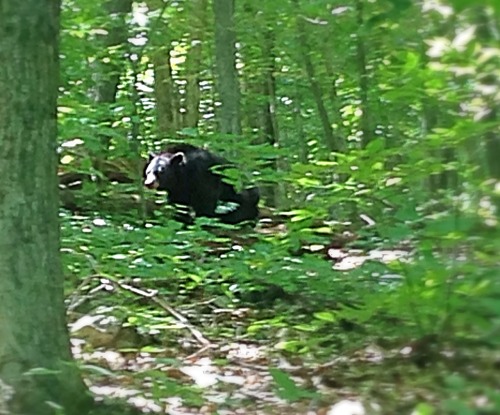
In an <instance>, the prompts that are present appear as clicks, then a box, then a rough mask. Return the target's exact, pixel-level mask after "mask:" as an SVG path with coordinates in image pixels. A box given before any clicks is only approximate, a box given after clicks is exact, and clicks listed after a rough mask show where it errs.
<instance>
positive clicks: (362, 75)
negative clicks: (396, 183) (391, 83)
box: [356, 0, 373, 147]
mask: <svg viewBox="0 0 500 415" xmlns="http://www.w3.org/2000/svg"><path fill="white" fill-rule="evenodd" d="M356 20H357V26H358V35H357V38H356V53H357V57H356V59H357V61H358V71H359V97H360V101H361V105H360V106H361V111H362V115H361V122H360V124H361V125H360V127H361V133H362V134H363V138H362V145H363V147H366V145H367V144H368V143H369V142H370V141H371V139H372V138H373V137H372V134H373V133H372V126H371V119H370V118H371V114H370V104H369V101H368V88H369V85H368V69H367V63H366V49H365V36H364V32H363V31H364V16H363V0H356Z"/></svg>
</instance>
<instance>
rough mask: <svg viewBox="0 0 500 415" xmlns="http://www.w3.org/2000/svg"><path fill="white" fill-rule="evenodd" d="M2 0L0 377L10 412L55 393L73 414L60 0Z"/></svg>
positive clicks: (28, 410)
mask: <svg viewBox="0 0 500 415" xmlns="http://www.w3.org/2000/svg"><path fill="white" fill-rule="evenodd" d="M0 9H1V12H0V14H1V15H2V18H1V19H0V62H2V63H1V65H0V90H1V91H2V93H1V94H0V176H1V177H2V180H0V276H1V278H0V319H1V322H0V381H1V383H2V385H3V386H4V387H5V385H7V386H10V387H12V388H13V389H14V392H15V394H14V396H13V398H12V400H11V401H9V402H8V403H7V404H8V409H9V410H10V412H11V413H16V414H37V415H38V414H40V415H44V414H53V413H54V412H55V410H54V408H53V406H50V404H51V403H56V404H59V405H62V406H63V407H64V413H65V414H75V415H77V414H78V415H80V414H84V413H87V412H88V409H86V408H87V406H88V404H89V403H90V400H89V396H88V395H87V394H86V387H85V385H84V384H83V381H82V379H81V377H80V375H79V373H78V371H77V370H76V367H75V366H74V365H73V364H72V363H71V360H72V357H71V352H70V347H69V336H68V332H67V328H66V322H65V308H64V302H63V273H62V265H61V260H60V252H59V220H58V183H57V155H56V136H57V134H56V118H57V116H56V108H57V107H56V99H57V87H58V47H57V38H58V31H59V2H58V1H40V0H24V1H22V2H19V1H17V0H2V2H1V6H0ZM37 368H38V369H44V370H45V372H42V373H38V374H35V375H33V374H32V375H30V374H29V371H30V370H33V369H37ZM3 404H5V402H4V403H3Z"/></svg>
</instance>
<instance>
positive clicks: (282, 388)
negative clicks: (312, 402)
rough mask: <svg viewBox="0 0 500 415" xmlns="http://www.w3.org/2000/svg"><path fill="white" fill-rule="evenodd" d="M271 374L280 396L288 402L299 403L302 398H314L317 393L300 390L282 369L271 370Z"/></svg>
mask: <svg viewBox="0 0 500 415" xmlns="http://www.w3.org/2000/svg"><path fill="white" fill-rule="evenodd" d="M269 373H270V374H271V376H272V377H273V380H274V383H275V384H276V386H277V389H278V395H279V396H280V397H281V398H283V399H286V400H287V401H291V402H293V401H297V400H299V399H302V398H313V397H315V396H317V394H316V393H313V392H310V391H307V390H305V389H302V388H300V387H299V386H297V384H296V383H295V382H294V381H293V379H292V378H291V377H290V376H289V375H288V374H287V373H285V372H283V371H282V370H280V369H276V368H270V369H269Z"/></svg>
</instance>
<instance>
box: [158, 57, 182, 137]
mask: <svg viewBox="0 0 500 415" xmlns="http://www.w3.org/2000/svg"><path fill="white" fill-rule="evenodd" d="M153 67H154V78H155V84H154V90H155V92H154V93H155V99H156V121H157V124H158V132H159V135H160V136H167V137H171V136H173V135H174V134H175V132H176V131H177V130H178V124H177V121H178V117H177V116H176V114H178V102H177V99H176V98H177V94H176V93H175V92H174V91H175V86H174V81H173V79H172V67H171V66H170V49H169V48H164V47H162V48H159V50H157V51H156V52H155V53H154V55H153Z"/></svg>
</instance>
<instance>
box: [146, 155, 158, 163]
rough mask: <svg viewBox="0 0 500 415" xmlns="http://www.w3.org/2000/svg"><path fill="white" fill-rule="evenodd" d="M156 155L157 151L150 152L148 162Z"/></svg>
mask: <svg viewBox="0 0 500 415" xmlns="http://www.w3.org/2000/svg"><path fill="white" fill-rule="evenodd" d="M155 157H156V154H155V153H149V155H148V163H149V162H150V161H151V160H153V159H154V158H155Z"/></svg>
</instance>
